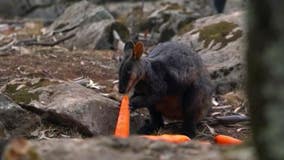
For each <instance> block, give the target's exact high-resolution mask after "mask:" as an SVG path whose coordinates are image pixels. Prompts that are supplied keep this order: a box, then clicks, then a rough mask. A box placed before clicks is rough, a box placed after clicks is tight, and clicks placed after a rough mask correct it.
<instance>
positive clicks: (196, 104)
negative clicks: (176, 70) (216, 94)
mask: <svg viewBox="0 0 284 160" xmlns="http://www.w3.org/2000/svg"><path fill="white" fill-rule="evenodd" d="M209 101H210V95H209V92H208V90H206V88H205V87H204V86H198V85H192V86H191V87H189V88H188V90H187V91H186V92H185V94H184V97H183V113H184V123H183V132H184V134H186V135H188V136H189V137H190V138H193V137H195V136H196V125H197V123H198V122H199V121H200V120H201V119H202V118H203V117H204V116H205V115H206V114H207V111H208V108H209V103H208V102H209Z"/></svg>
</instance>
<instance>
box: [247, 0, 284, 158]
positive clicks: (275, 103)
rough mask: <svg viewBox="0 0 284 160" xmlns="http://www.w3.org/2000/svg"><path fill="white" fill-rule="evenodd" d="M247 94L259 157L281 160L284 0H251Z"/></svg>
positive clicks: (283, 151) (283, 136)
mask: <svg viewBox="0 0 284 160" xmlns="http://www.w3.org/2000/svg"><path fill="white" fill-rule="evenodd" d="M248 16H249V18H248V22H249V25H248V29H249V33H248V43H249V45H248V50H247V63H248V97H249V102H250V112H251V117H252V129H253V133H254V142H255V146H256V149H257V152H258V155H259V159H260V160H284V1H283V0H251V1H250V6H249V13H248Z"/></svg>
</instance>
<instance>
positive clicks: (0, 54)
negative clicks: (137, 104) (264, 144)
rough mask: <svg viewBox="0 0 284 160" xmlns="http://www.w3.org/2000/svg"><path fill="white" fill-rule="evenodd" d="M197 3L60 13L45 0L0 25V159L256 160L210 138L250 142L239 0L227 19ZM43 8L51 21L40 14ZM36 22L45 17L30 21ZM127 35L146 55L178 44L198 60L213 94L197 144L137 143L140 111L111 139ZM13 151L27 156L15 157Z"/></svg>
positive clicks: (86, 7)
mask: <svg viewBox="0 0 284 160" xmlns="http://www.w3.org/2000/svg"><path fill="white" fill-rule="evenodd" d="M194 2H195V1H191V2H187V1H183V3H181V2H180V1H179V3H168V2H166V1H155V2H151V1H150V2H149V1H146V2H145V4H144V8H143V12H141V11H142V10H141V3H137V2H120V3H112V2H109V3H105V4H100V5H94V3H98V2H97V1H96V2H92V3H91V2H87V1H82V2H79V3H75V2H72V3H74V4H73V5H72V3H71V2H68V3H63V2H61V1H56V3H60V4H61V5H62V10H63V11H60V12H51V11H49V9H50V8H52V6H57V7H58V5H55V4H53V3H52V2H50V3H49V5H37V6H36V7H35V8H36V9H34V10H31V11H30V12H29V13H28V14H23V15H20V16H23V17H24V18H21V19H15V18H11V17H10V18H7V17H3V18H0V88H1V93H0V138H1V139H3V140H0V153H1V152H3V151H4V152H5V153H6V154H4V155H7V156H9V153H10V151H11V150H13V152H15V151H14V150H16V152H20V153H19V155H23V156H25V157H26V158H27V157H28V158H30V159H91V158H92V159H96V158H100V159H112V157H114V156H115V157H116V158H117V159H126V158H132V159H188V158H190V159H202V160H203V159H204V160H205V159H206V160H207V159H208V160H209V159H210V160H211V159H212V160H215V159H216V160H217V159H218V160H219V159H253V157H254V156H253V151H252V148H250V147H248V145H249V143H247V144H246V145H242V146H240V147H233V148H231V147H226V148H220V147H219V146H217V145H215V144H214V141H213V137H214V136H215V135H216V134H225V135H229V136H233V137H236V138H239V139H242V140H244V141H246V142H249V141H250V128H249V115H248V107H247V101H246V96H245V94H244V89H243V87H244V86H243V84H242V83H243V80H244V78H245V71H244V69H245V63H244V59H243V58H244V55H243V53H244V50H245V43H244V42H245V37H246V30H245V23H244V18H245V11H244V8H243V6H242V5H240V4H241V3H243V2H240V1H231V2H229V3H228V5H227V6H228V7H229V8H226V9H225V12H226V13H225V14H215V11H214V8H212V4H210V3H208V2H207V1H204V2H203V1H202V3H201V1H197V2H196V3H194ZM0 3H3V2H2V1H0ZM11 3H12V1H11ZM34 3H35V2H30V3H29V5H31V6H32V5H33V4H34ZM37 3H40V1H37ZM69 3H70V4H69ZM6 4H7V5H10V4H8V3H6ZM18 5H19V4H18ZM23 5H24V6H25V5H26V4H24V3H23ZM61 5H59V6H61ZM70 5H71V6H70ZM0 6H3V5H0ZM43 6H45V7H43ZM68 6H70V7H69V8H67V7H68ZM139 7H140V9H139ZM43 8H44V10H45V12H48V13H49V14H47V15H45V16H44V14H43V12H40V13H41V14H36V13H37V12H39V11H42V10H43ZM65 8H67V9H65ZM64 10H65V11H64ZM2 11H3V10H1V7H0V13H1V12H2ZM57 11H59V10H57ZM22 12H26V11H25V10H23V11H22ZM5 13H6V12H5ZM51 13H53V14H58V15H61V16H59V17H58V15H56V16H55V15H52V16H50V14H51ZM201 13H202V14H201ZM14 14H15V15H17V14H19V10H18V11H17V12H14ZM31 15H33V16H31ZM34 16H35V17H37V18H41V20H35V19H30V18H31V17H34ZM42 16H43V17H42ZM137 17H139V18H137ZM47 21H48V23H47ZM51 22H52V23H51ZM115 33H117V35H119V36H118V37H119V38H117V36H116V34H115ZM138 33H140V34H138ZM131 37H136V38H137V37H138V38H139V39H140V40H142V41H143V42H144V44H145V45H146V48H148V51H149V50H151V48H152V47H153V46H154V45H155V44H157V43H159V42H163V41H168V40H174V41H181V42H183V43H186V44H188V45H190V46H191V47H193V48H194V49H195V50H196V51H197V53H198V54H200V55H201V57H202V59H203V61H204V64H205V65H206V67H207V69H208V70H209V73H210V77H211V80H212V82H213V83H214V85H215V86H216V88H215V93H216V95H215V96H214V97H213V98H212V100H211V101H212V109H211V111H210V113H209V114H208V116H207V117H206V118H205V119H204V120H203V121H202V123H201V124H200V126H199V128H198V135H197V137H196V138H195V139H194V141H192V142H189V143H185V144H182V145H176V144H168V143H164V142H152V141H148V140H144V139H142V138H140V137H138V136H134V135H135V131H136V130H137V129H138V128H139V127H141V126H142V125H143V124H144V123H145V120H146V119H148V113H147V112H146V111H145V110H143V109H142V110H139V111H136V112H133V113H131V133H132V135H133V137H131V138H129V139H116V138H114V137H112V136H111V135H112V133H113V130H114V125H115V121H116V118H117V114H118V106H119V101H120V99H121V95H119V94H118V90H117V83H118V80H117V79H118V78H117V77H118V75H117V70H118V65H119V58H120V56H121V54H122V53H121V51H120V45H119V44H120V43H121V42H122V41H125V40H127V39H129V38H131ZM180 125H181V123H180V122H172V121H167V124H166V126H165V127H164V128H162V129H160V131H159V132H158V133H156V134H162V133H178V131H179V128H180ZM14 136H24V137H25V138H27V139H29V141H26V140H14V142H13V141H12V142H11V141H9V145H7V144H6V139H7V138H10V137H14ZM91 137H92V138H91ZM204 141H206V143H204ZM19 146H21V147H20V148H24V150H20V151H18V149H19ZM3 147H5V148H6V149H3ZM9 147H10V148H9ZM14 147H16V149H15V148H14ZM1 148H2V149H1ZM121 153H123V154H121ZM240 153H241V154H240ZM16 155H17V154H16ZM31 157H32V158H31ZM10 158H11V157H10ZM12 158H13V156H12Z"/></svg>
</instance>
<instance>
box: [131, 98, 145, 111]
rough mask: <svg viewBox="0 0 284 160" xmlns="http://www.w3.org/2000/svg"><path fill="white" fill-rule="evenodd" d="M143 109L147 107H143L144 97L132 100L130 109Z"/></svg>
mask: <svg viewBox="0 0 284 160" xmlns="http://www.w3.org/2000/svg"><path fill="white" fill-rule="evenodd" d="M142 107H145V106H144V105H143V98H142V97H140V96H139V97H138V96H137V97H133V98H131V99H130V108H131V110H136V109H138V108H142Z"/></svg>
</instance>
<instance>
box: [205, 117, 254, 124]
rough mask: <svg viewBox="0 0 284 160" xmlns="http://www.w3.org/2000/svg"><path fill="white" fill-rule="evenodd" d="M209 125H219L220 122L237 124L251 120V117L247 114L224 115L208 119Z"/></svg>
mask: <svg viewBox="0 0 284 160" xmlns="http://www.w3.org/2000/svg"><path fill="white" fill-rule="evenodd" d="M206 121H207V122H208V124H209V125H218V124H235V123H239V122H247V121H250V118H249V117H247V116H245V115H230V116H222V117H214V118H208V119H206Z"/></svg>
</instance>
